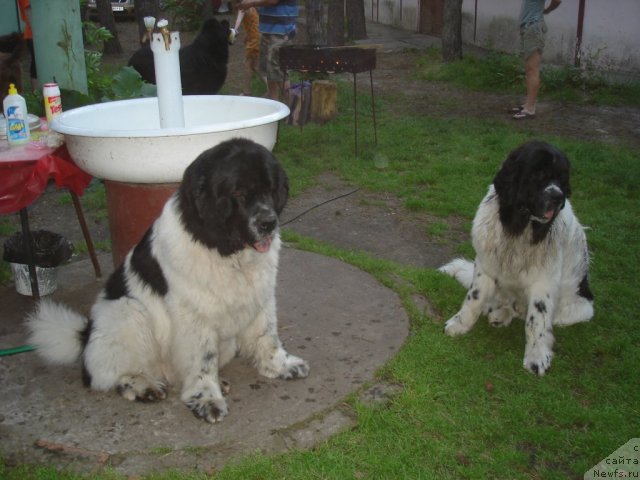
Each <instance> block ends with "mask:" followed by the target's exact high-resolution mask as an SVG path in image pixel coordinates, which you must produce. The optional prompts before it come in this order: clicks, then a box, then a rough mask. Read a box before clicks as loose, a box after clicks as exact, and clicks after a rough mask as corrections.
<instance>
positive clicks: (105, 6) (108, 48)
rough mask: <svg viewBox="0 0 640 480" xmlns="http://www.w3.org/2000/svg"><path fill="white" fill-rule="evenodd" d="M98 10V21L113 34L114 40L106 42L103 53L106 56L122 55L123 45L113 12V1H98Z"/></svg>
mask: <svg viewBox="0 0 640 480" xmlns="http://www.w3.org/2000/svg"><path fill="white" fill-rule="evenodd" d="M96 10H97V11H98V21H99V22H100V25H102V26H103V27H104V28H106V29H107V30H109V31H110V32H111V35H113V38H112V39H110V40H107V41H106V42H104V46H103V48H102V53H104V54H105V55H110V54H119V53H122V45H120V41H119V40H118V30H117V29H116V21H115V19H114V18H113V11H112V10H111V0H96Z"/></svg>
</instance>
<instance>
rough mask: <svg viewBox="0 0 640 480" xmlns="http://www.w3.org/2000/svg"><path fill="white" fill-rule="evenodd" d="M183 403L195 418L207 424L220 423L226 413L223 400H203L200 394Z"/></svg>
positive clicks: (202, 395) (225, 404)
mask: <svg viewBox="0 0 640 480" xmlns="http://www.w3.org/2000/svg"><path fill="white" fill-rule="evenodd" d="M184 403H185V405H186V406H187V407H189V409H190V410H191V412H192V413H193V414H194V415H195V417H196V418H200V419H202V420H204V421H205V422H209V423H218V422H220V421H222V419H223V418H224V417H225V415H227V413H228V410H227V402H226V401H225V399H224V398H205V394H204V393H202V392H200V393H197V394H194V395H193V396H191V398H189V399H187V400H186V401H185V402H184Z"/></svg>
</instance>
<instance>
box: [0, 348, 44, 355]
mask: <svg viewBox="0 0 640 480" xmlns="http://www.w3.org/2000/svg"><path fill="white" fill-rule="evenodd" d="M35 349H36V347H35V346H34V345H22V346H20V347H14V348H3V349H2V350H0V357H8V356H9V355H17V354H18V353H26V352H32V351H33V350H35Z"/></svg>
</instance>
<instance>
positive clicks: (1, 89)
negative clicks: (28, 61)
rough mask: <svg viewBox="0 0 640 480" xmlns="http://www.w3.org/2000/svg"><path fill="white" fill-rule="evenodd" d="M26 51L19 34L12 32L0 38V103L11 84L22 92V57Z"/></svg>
mask: <svg viewBox="0 0 640 480" xmlns="http://www.w3.org/2000/svg"><path fill="white" fill-rule="evenodd" d="M25 49H26V42H25V40H24V38H23V37H22V34H21V33H18V32H14V33H10V34H9V35H2V36H0V52H2V53H4V54H6V53H8V54H9V55H8V56H7V55H2V56H0V58H1V59H2V60H0V102H2V101H3V100H4V98H5V97H6V96H7V93H8V91H9V84H11V83H13V84H14V85H15V86H16V88H17V89H18V91H22V65H21V63H20V62H21V61H22V56H23V55H24V51H25Z"/></svg>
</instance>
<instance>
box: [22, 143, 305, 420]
mask: <svg viewBox="0 0 640 480" xmlns="http://www.w3.org/2000/svg"><path fill="white" fill-rule="evenodd" d="M288 191H289V186H288V180H287V177H286V174H285V172H284V170H283V168H282V167H281V165H280V164H279V162H278V161H277V160H276V158H275V157H274V156H273V155H272V154H271V153H270V152H269V151H268V150H267V149H265V148H264V147H262V146H260V145H258V144H256V143H254V142H252V141H250V140H242V139H234V140H229V141H226V142H224V143H221V144H219V145H218V146H216V147H214V148H212V149H209V150H206V151H205V152H203V153H202V154H201V155H200V156H198V158H196V159H195V161H194V162H193V163H192V164H191V165H190V166H189V167H188V168H187V169H186V170H185V173H184V177H183V180H182V184H181V186H180V187H179V189H178V191H177V192H176V193H175V194H174V195H173V196H172V197H171V198H170V199H169V200H168V202H167V204H166V205H165V207H164V210H163V211H162V214H161V215H160V217H159V218H158V219H157V220H156V221H155V223H154V224H153V225H152V226H151V227H150V228H149V230H148V231H147V233H146V234H145V236H144V238H143V239H142V240H141V241H140V243H139V244H138V245H136V246H135V247H134V248H133V249H132V250H131V251H130V252H129V253H128V255H127V257H126V258H125V261H124V263H123V264H122V265H121V266H120V267H119V268H118V269H117V270H116V271H115V272H114V273H113V274H112V275H111V277H110V278H109V279H108V281H107V283H106V284H105V287H104V289H103V290H102V292H101V293H100V294H99V296H98V298H97V300H96V302H95V304H94V305H93V307H92V309H91V314H90V317H89V319H87V318H85V317H83V316H82V315H80V314H78V313H76V312H73V311H72V310H70V309H68V308H67V307H65V306H63V305H59V304H55V303H53V302H51V301H43V302H41V303H40V305H39V307H38V309H37V310H36V312H35V313H34V314H33V315H32V316H31V317H30V319H29V321H28V325H29V327H30V329H31V331H32V336H31V341H32V343H33V344H34V345H36V346H37V349H38V350H37V351H38V353H39V354H40V355H41V356H42V357H44V358H45V359H46V360H47V361H49V362H50V363H54V364H55V363H57V364H67V363H71V362H74V361H75V360H76V359H78V358H81V359H82V363H83V368H84V380H85V383H86V385H87V386H90V387H91V388H93V389H96V390H110V389H116V390H117V391H118V392H119V393H120V394H121V395H122V396H123V397H125V398H126V399H128V400H140V401H157V400H162V399H164V398H165V397H166V395H167V390H168V386H169V385H170V384H173V385H176V384H177V385H181V399H182V401H183V402H184V403H185V404H186V405H187V406H188V407H189V408H190V409H191V410H192V411H193V413H194V414H195V415H196V416H197V417H199V418H202V419H204V420H206V421H207V422H211V423H214V422H217V421H219V420H221V419H222V418H223V417H224V416H225V414H226V413H227V405H226V401H225V399H224V398H223V393H226V392H224V387H225V385H224V383H223V384H222V386H221V382H220V380H219V378H218V370H219V369H220V368H221V367H222V366H223V365H224V364H225V363H227V362H228V361H229V360H231V359H232V358H233V357H234V356H235V355H236V354H240V355H241V356H244V357H248V358H249V359H251V360H252V361H253V363H254V365H255V366H256V368H257V369H258V372H259V373H260V374H262V375H264V376H266V377H269V378H276V377H280V378H283V379H290V378H300V377H306V376H307V375H308V374H309V366H308V364H307V362H305V361H304V360H302V359H301V358H298V357H296V356H293V355H290V354H289V353H287V352H286V351H285V350H284V348H283V347H282V344H281V342H280V339H279V337H278V332H277V317H276V299H275V288H276V273H277V268H278V257H279V251H280V246H281V244H280V237H279V233H278V215H279V214H280V212H281V211H282V209H283V208H284V206H285V203H286V201H287V197H288Z"/></svg>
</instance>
